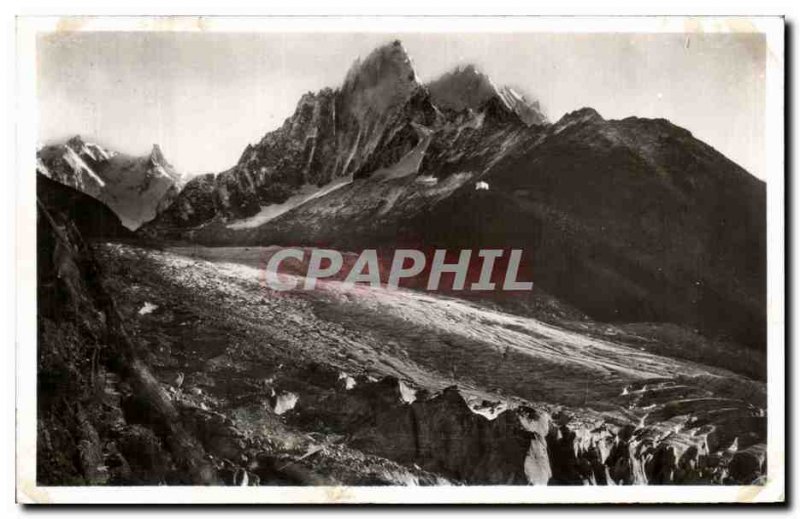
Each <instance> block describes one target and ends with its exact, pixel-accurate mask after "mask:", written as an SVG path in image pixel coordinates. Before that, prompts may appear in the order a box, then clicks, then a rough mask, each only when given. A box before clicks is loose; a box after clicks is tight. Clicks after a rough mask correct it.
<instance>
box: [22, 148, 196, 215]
mask: <svg viewBox="0 0 800 519" xmlns="http://www.w3.org/2000/svg"><path fill="white" fill-rule="evenodd" d="M37 171H38V172H39V173H40V174H42V175H44V176H46V177H49V178H51V179H53V180H55V181H57V182H60V183H62V184H64V185H67V186H70V187H73V188H75V189H77V190H79V191H82V192H83V193H86V194H87V195H90V196H92V197H94V198H96V199H98V200H100V201H102V202H103V203H105V204H106V205H107V206H108V207H110V208H111V209H112V210H113V211H114V212H115V213H116V214H117V216H119V218H120V220H121V221H122V224H123V225H125V226H126V227H128V228H129V229H136V228H137V227H139V226H140V225H142V224H143V223H144V222H147V221H150V220H152V219H153V218H155V216H156V215H157V214H158V213H159V212H161V211H163V210H164V209H166V208H167V207H168V206H169V205H170V204H171V203H172V201H173V200H174V199H175V197H176V196H177V195H178V193H179V191H180V188H181V187H182V182H183V180H182V177H181V175H180V174H179V173H177V172H176V171H175V169H174V168H173V167H172V165H170V163H169V162H167V160H166V159H165V158H164V154H163V153H162V151H161V148H159V146H158V145H157V144H156V145H154V146H153V149H152V151H151V152H150V154H149V155H147V156H144V157H132V156H129V155H124V154H121V153H116V152H114V151H111V150H107V149H105V148H103V147H101V146H98V145H97V144H94V143H90V142H86V141H84V140H83V139H81V137H80V136H75V137H73V138H71V139H69V140H68V141H67V142H66V143H64V144H53V145H49V146H45V147H43V148H41V149H40V150H39V151H38V152H37Z"/></svg>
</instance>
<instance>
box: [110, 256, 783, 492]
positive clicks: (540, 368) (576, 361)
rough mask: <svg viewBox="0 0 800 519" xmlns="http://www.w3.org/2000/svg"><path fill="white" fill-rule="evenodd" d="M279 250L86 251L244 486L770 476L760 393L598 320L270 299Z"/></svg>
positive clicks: (753, 384)
mask: <svg viewBox="0 0 800 519" xmlns="http://www.w3.org/2000/svg"><path fill="white" fill-rule="evenodd" d="M274 250H276V249H275V248H256V247H253V248H241V247H233V248H203V247H197V246H191V247H185V248H169V249H167V250H161V251H155V250H148V249H142V248H139V247H135V246H129V245H116V244H111V245H106V246H102V247H100V248H99V250H98V252H99V254H100V255H101V257H102V259H103V264H104V265H106V266H107V275H108V280H109V281H108V283H107V284H108V286H109V288H110V289H112V291H113V293H114V294H115V297H116V298H117V300H118V301H119V309H120V313H121V315H122V316H123V318H124V320H125V322H126V323H127V324H128V326H130V329H131V330H133V331H134V332H135V334H136V336H138V337H141V339H142V341H143V343H144V344H146V345H147V346H146V350H147V351H148V352H149V355H148V357H147V360H148V362H149V364H150V365H151V366H152V367H153V368H152V369H153V371H154V373H155V375H156V377H157V378H158V379H160V380H162V381H164V382H163V386H164V388H165V389H166V390H167V391H169V392H170V394H171V395H172V400H173V401H174V402H175V405H176V406H178V407H179V408H181V409H182V412H181V413H182V416H186V417H192V416H200V417H202V416H211V417H213V419H212V420H210V421H209V425H208V426H204V427H201V428H199V429H197V430H199V431H204V430H206V431H208V432H206V433H201V434H200V436H199V437H198V438H199V440H200V441H201V442H202V444H203V445H204V446H205V448H206V449H207V451H208V452H209V453H213V455H214V457H215V458H220V461H221V462H223V460H227V461H224V465H225V466H228V464H229V463H231V462H233V463H234V464H235V465H238V466H239V467H240V468H241V469H242V470H243V471H245V472H246V473H247V474H248V476H247V480H248V481H249V482H251V484H253V483H252V482H255V481H258V482H259V483H260V484H270V482H272V484H275V483H283V484H292V483H294V484H298V483H300V484H326V485H337V484H362V485H363V484H370V485H375V484H387V483H389V484H453V483H455V484H464V483H466V484H514V485H529V484H534V485H538V484H551V485H555V484H561V485H563V484H598V485H612V484H614V485H620V484H624V485H630V484H709V483H726V484H734V483H738V484H751V483H755V484H758V483H760V482H762V481H763V479H762V477H763V475H764V473H765V463H766V462H765V453H766V450H765V435H766V420H767V417H766V414H765V411H764V406H765V393H764V387H765V386H764V383H763V382H757V381H753V380H751V379H748V378H747V377H743V376H740V375H737V374H734V373H732V372H730V371H728V370H726V369H723V368H719V367H715V366H713V365H710V364H704V363H698V362H693V361H685V360H680V359H675V358H671V357H667V356H664V355H662V354H661V351H664V350H663V348H665V346H666V345H665V344H662V343H660V342H659V341H652V342H650V344H649V346H648V348H647V349H645V348H643V347H641V346H640V344H642V342H639V341H641V340H642V337H636V336H634V335H631V334H627V333H625V332H624V331H622V330H620V329H617V328H614V327H609V326H607V325H603V324H600V323H596V322H592V321H584V322H582V323H581V325H580V329H575V330H572V329H569V328H567V327H565V326H564V324H565V323H561V324H557V325H556V324H545V323H543V322H541V321H539V320H537V319H532V318H526V317H520V316H514V315H511V314H507V313H504V312H502V311H497V310H495V309H491V308H488V307H486V306H484V305H482V304H480V303H466V302H463V301H459V300H457V299H452V298H449V297H445V296H441V295H431V294H423V293H420V292H416V291H406V290H400V291H397V290H386V289H383V288H374V289H372V288H368V287H363V288H358V287H356V288H353V287H347V286H344V285H342V284H340V283H337V282H331V283H328V284H326V285H325V287H324V288H323V289H322V290H318V291H314V292H310V293H309V292H303V291H296V292H281V293H278V292H274V291H272V290H270V289H269V288H268V287H266V286H264V284H263V280H262V276H263V273H262V270H261V268H262V265H263V262H264V260H265V258H266V257H268V256H269V254H270V253H271V252H274ZM143 310H146V311H143ZM705 360H706V361H711V362H716V361H718V360H719V359H718V358H717V357H710V358H708V359H705ZM176 373H180V374H182V375H183V377H182V384H181V386H180V390H179V391H176V390H175V389H174V382H172V381H173V380H174V378H175V374H176ZM200 423H203V422H200ZM214 424H217V425H214ZM224 424H227V427H228V429H227V430H226V431H227V432H223V431H219V430H217V429H215V428H214V427H220V426H222V425H224ZM191 430H195V429H194V428H192V429H191ZM287 466H288V467H291V470H290V471H288V473H287V472H286V471H284V473H283V474H282V475H281V476H280V477H278V476H276V472H275V470H276V468H285V467H287ZM237 470H239V469H237ZM242 477H243V476H241V475H240V476H239V478H242ZM238 481H241V479H239V480H238Z"/></svg>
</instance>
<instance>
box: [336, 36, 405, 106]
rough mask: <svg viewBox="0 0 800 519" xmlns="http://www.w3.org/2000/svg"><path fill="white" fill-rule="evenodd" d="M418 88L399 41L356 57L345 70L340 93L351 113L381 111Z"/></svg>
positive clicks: (396, 103) (399, 101)
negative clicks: (346, 71)
mask: <svg viewBox="0 0 800 519" xmlns="http://www.w3.org/2000/svg"><path fill="white" fill-rule="evenodd" d="M419 87H420V84H419V81H418V80H417V73H416V72H415V71H414V66H413V65H412V63H411V58H410V57H409V56H408V53H407V52H406V49H405V48H404V47H403V44H402V43H401V42H400V40H394V41H393V42H390V43H387V44H385V45H382V46H380V47H378V48H376V49H375V50H373V51H372V52H370V53H369V54H368V55H367V57H366V58H364V59H363V60H362V59H360V58H359V59H357V60H356V61H355V63H353V65H352V66H351V67H350V70H349V71H348V73H347V76H346V78H345V81H344V84H343V85H342V88H341V92H342V95H343V96H344V98H345V99H346V104H347V105H348V106H349V108H350V110H351V112H353V113H354V114H355V115H357V116H361V115H363V114H364V113H365V112H367V111H370V110H371V111H374V112H377V113H383V112H385V111H386V110H387V109H389V108H391V107H393V106H397V105H398V104H401V103H403V102H405V101H407V100H408V99H409V98H410V97H411V95H412V94H413V93H414V91H415V90H417V89H418V88H419Z"/></svg>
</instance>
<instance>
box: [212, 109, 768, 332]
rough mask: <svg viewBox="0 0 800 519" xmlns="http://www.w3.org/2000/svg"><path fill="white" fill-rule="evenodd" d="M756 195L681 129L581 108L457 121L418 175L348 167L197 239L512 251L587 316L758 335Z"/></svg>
mask: <svg viewBox="0 0 800 519" xmlns="http://www.w3.org/2000/svg"><path fill="white" fill-rule="evenodd" d="M477 182H484V183H485V184H486V187H487V189H477V184H476V183H477ZM765 204H766V192H765V185H764V183H763V182H761V181H759V180H757V179H756V178H754V177H752V176H751V175H749V174H748V173H747V172H745V171H744V170H743V169H741V168H740V167H738V166H737V165H736V164H734V163H733V162H731V161H730V160H728V159H726V158H725V157H724V156H722V155H721V154H719V153H718V152H716V151H715V150H714V149H713V148H711V147H709V146H707V145H705V144H703V143H702V142H700V141H698V140H697V139H695V138H694V137H692V135H691V134H690V133H689V132H687V131H686V130H683V129H681V128H679V127H676V126H674V125H672V124H670V123H669V122H667V121H664V120H645V119H637V118H629V119H625V120H621V121H606V120H604V119H602V118H601V117H600V116H599V115H598V114H597V113H596V112H594V111H593V110H590V109H584V110H579V111H577V112H574V113H572V114H569V115H567V116H565V117H564V118H562V120H560V121H558V122H557V123H556V124H554V125H551V126H549V127H546V128H545V129H540V130H538V131H537V130H534V129H527V130H526V129H515V128H514V127H510V128H509V127H507V126H504V125H503V124H501V123H497V122H493V123H489V124H487V123H486V122H485V121H484V123H483V125H481V126H478V125H477V124H475V122H474V121H473V122H472V123H464V124H460V125H455V124H454V125H452V126H451V127H450V128H449V129H447V130H442V131H439V132H437V134H435V135H434V136H433V138H432V141H431V143H430V145H429V146H428V148H427V151H426V153H425V156H424V158H423V160H422V164H421V167H420V172H419V174H418V175H413V176H410V177H403V178H394V179H388V180H387V179H374V178H373V179H364V180H359V181H356V182H353V183H352V184H350V185H348V186H345V187H342V188H340V189H338V190H336V191H334V192H332V193H329V194H327V195H325V196H321V197H319V198H317V199H314V200H312V201H309V202H307V203H306V204H304V205H301V206H300V207H298V208H296V209H294V210H293V211H290V212H288V213H286V214H284V215H282V216H279V217H278V218H276V219H275V220H273V221H271V222H269V223H268V224H265V225H263V226H261V227H257V228H254V229H249V230H243V231H242V230H233V229H230V228H228V227H226V226H225V225H222V224H220V225H216V226H209V227H206V228H204V229H202V230H200V231H198V233H197V234H196V239H198V240H199V241H201V242H205V243H228V244H234V243H236V244H271V243H283V244H318V245H327V246H335V247H340V248H345V249H350V250H353V249H359V248H365V247H393V246H394V247H397V246H400V245H409V246H423V247H425V248H433V247H443V248H461V247H469V248H479V247H483V248H488V247H501V248H506V247H515V248H523V249H524V250H525V251H526V254H527V255H528V258H529V260H530V265H531V267H532V270H533V276H534V281H535V283H536V284H537V286H539V287H541V288H543V289H544V290H546V291H547V292H549V293H552V294H554V295H555V296H557V297H559V298H560V299H562V300H564V301H566V302H568V303H570V304H572V305H574V306H576V307H578V308H579V309H581V310H583V311H585V312H587V313H588V314H590V315H591V316H593V317H595V318H598V319H602V320H610V321H668V322H676V323H682V324H684V325H687V326H690V327H694V328H697V329H699V330H701V331H702V332H703V333H705V334H709V335H712V336H715V337H717V338H720V339H726V340H735V341H738V342H741V343H744V344H747V345H750V346H751V347H756V348H762V347H763V346H764V343H765V335H764V334H765V304H766V293H765V291H766V288H765V287H766V285H765V275H766V274H765V272H766V267H765V261H766V254H765V250H766V249H765V231H766V226H765V214H766V213H765V207H766V206H765Z"/></svg>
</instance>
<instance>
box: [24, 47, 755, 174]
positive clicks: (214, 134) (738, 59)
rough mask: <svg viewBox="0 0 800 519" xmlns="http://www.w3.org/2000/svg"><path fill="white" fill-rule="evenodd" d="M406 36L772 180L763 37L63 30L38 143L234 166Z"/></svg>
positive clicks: (422, 68)
mask: <svg viewBox="0 0 800 519" xmlns="http://www.w3.org/2000/svg"><path fill="white" fill-rule="evenodd" d="M394 39H400V40H401V41H402V42H403V45H404V47H405V48H406V50H407V51H408V54H409V55H410V57H411V60H412V62H413V64H414V68H415V70H416V71H417V75H418V76H419V78H420V79H421V80H422V81H423V82H426V81H430V80H431V79H434V78H436V77H438V76H439V75H441V74H443V73H445V72H447V71H449V70H451V69H453V68H455V67H456V66H458V65H465V64H474V65H476V66H477V67H478V68H479V69H481V70H482V71H483V72H485V73H486V74H488V75H489V76H490V77H491V78H492V80H493V81H494V82H495V84H497V85H509V86H512V87H514V88H516V89H519V90H521V91H523V92H524V93H526V94H527V95H528V96H529V97H532V98H534V99H537V100H538V101H539V102H540V103H541V106H542V108H543V110H544V112H545V113H546V114H547V116H548V117H549V118H550V120H551V121H555V120H557V119H559V118H560V117H561V116H563V115H564V114H565V113H568V112H571V111H573V110H576V109H578V108H581V107H585V106H589V107H592V108H594V109H595V110H597V111H598V112H599V113H600V114H601V115H602V116H603V117H605V118H606V119H621V118H624V117H629V116H634V115H635V116H638V117H653V118H655V117H663V118H666V119H669V120H670V121H672V122H673V123H675V124H677V125H679V126H682V127H684V128H686V129H688V130H689V131H691V132H692V133H693V134H694V135H695V137H697V138H699V139H701V140H703V141H704V142H706V143H708V144H710V145H711V146H713V147H714V148H716V149H717V150H719V151H720V152H722V153H723V154H725V155H726V156H727V157H728V158H730V159H732V160H733V161H735V162H737V163H738V164H739V165H741V166H742V167H744V168H745V169H746V170H748V171H749V172H751V173H752V174H754V175H756V176H758V177H760V178H764V175H765V149H764V147H765V143H764V119H765V81H764V77H765V62H766V43H765V40H764V38H763V35H758V34H746V33H738V34H723V33H706V34H703V33H696V34H692V35H691V36H688V37H687V35H686V34H611V33H608V34H602V33H599V34H568V33H567V34H564V33H560V34H556V33H472V34H466V33H465V34H459V33H391V34H390V33H382V34H378V33H314V34H303V33H286V34H280V33H211V32H57V33H50V34H44V35H40V36H39V38H38V40H37V97H38V110H39V115H38V119H39V140H40V142H41V143H43V144H46V143H51V142H57V141H61V140H65V139H67V138H69V137H71V136H73V135H76V134H79V135H82V136H83V137H84V138H85V139H87V140H91V141H93V142H97V143H98V144H101V145H104V146H106V147H108V148H111V149H113V150H116V151H120V152H124V153H129V154H134V155H144V154H146V153H148V152H149V151H150V149H151V148H152V146H153V144H155V143H158V144H159V145H160V146H161V148H162V150H163V151H164V155H165V156H166V158H167V160H169V161H170V162H171V163H172V164H173V165H174V166H175V167H176V168H177V169H178V170H179V171H181V172H184V173H187V174H199V173H209V172H215V173H216V172H220V171H223V170H225V169H228V168H230V167H232V166H233V165H234V164H236V162H237V161H238V159H239V156H240V155H241V153H242V151H243V150H244V148H245V147H246V146H247V144H248V143H254V142H257V141H259V140H260V139H261V137H262V136H263V135H264V134H265V133H267V132H269V131H271V130H274V129H276V128H277V127H279V126H280V125H281V124H282V123H283V121H284V119H286V118H287V117H289V116H290V115H291V114H292V113H293V112H294V109H295V106H296V103H297V101H298V100H299V99H300V96H301V95H302V94H304V93H305V92H309V91H317V90H319V89H321V88H324V87H333V88H335V87H337V86H339V85H340V84H341V83H342V81H343V80H344V76H345V74H346V73H347V70H348V69H349V67H350V66H351V64H352V63H353V61H355V59H356V58H358V57H359V56H361V57H364V56H366V55H367V54H369V52H370V51H371V50H372V49H373V48H375V47H377V46H379V45H381V44H384V43H387V42H389V41H392V40H394Z"/></svg>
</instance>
